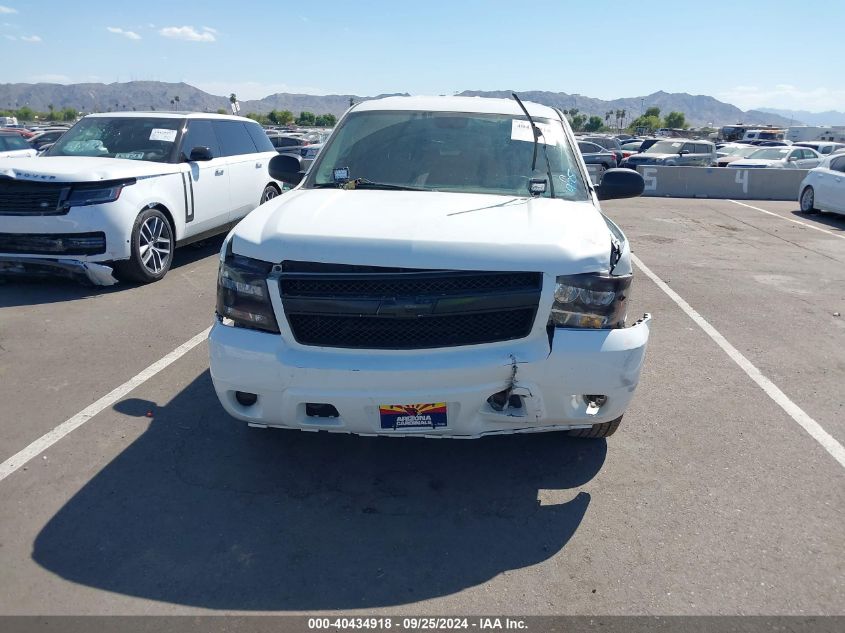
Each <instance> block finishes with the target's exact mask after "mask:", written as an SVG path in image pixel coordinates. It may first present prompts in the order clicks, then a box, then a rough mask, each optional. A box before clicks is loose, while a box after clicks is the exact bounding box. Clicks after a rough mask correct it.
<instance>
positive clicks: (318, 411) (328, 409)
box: [305, 402, 340, 418]
mask: <svg viewBox="0 0 845 633" xmlns="http://www.w3.org/2000/svg"><path fill="white" fill-rule="evenodd" d="M305 415H307V416H308V417H309V418H337V417H339V416H340V414H339V413H338V412H337V409H335V407H334V406H333V405H331V404H326V403H325V402H306V403H305Z"/></svg>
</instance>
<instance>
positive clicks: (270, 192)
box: [258, 185, 279, 204]
mask: <svg viewBox="0 0 845 633" xmlns="http://www.w3.org/2000/svg"><path fill="white" fill-rule="evenodd" d="M278 195H279V190H278V189H276V188H275V187H274V186H273V185H267V186H266V187H264V191H263V192H262V193H261V201H260V202H259V203H258V204H264V203H265V202H267V201H268V200H272V199H273V198H275V197H276V196H278Z"/></svg>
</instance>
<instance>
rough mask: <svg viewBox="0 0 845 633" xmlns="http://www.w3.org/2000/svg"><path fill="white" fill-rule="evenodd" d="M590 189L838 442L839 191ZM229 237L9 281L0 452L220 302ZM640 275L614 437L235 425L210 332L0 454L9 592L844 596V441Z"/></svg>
mask: <svg viewBox="0 0 845 633" xmlns="http://www.w3.org/2000/svg"><path fill="white" fill-rule="evenodd" d="M747 205H750V206H747ZM604 207H605V210H606V211H607V212H608V214H609V215H610V216H611V217H613V219H614V220H616V221H617V222H618V223H619V224H620V225H621V226H622V227H623V229H624V230H625V231H626V233H627V235H628V237H629V239H630V240H631V242H632V245H633V249H634V253H635V255H636V256H637V257H638V258H639V260H641V262H642V263H643V264H644V265H645V266H646V267H648V269H649V270H650V271H651V272H652V273H653V274H654V275H656V276H657V277H659V278H660V279H661V280H662V281H663V282H665V283H666V284H667V285H668V287H669V288H670V289H672V290H673V291H674V292H676V293H677V294H678V295H680V297H681V298H682V299H683V300H685V301H686V302H687V303H688V304H689V306H691V308H692V309H694V310H695V311H696V312H697V313H698V314H700V315H701V317H702V318H704V319H706V320H707V322H708V323H710V325H712V326H713V328H715V329H716V330H717V331H718V332H719V333H720V334H721V335H722V336H723V337H724V339H726V340H727V341H728V342H729V343H730V344H731V345H732V346H733V347H734V348H736V350H737V351H738V353H740V354H742V355H743V357H744V358H745V359H747V361H748V362H749V363H751V364H753V366H754V367H755V368H756V369H757V370H759V372H760V374H762V375H763V376H765V377H766V378H768V379H769V380H770V381H771V382H772V383H774V385H776V386H777V387H778V388H779V389H780V390H781V391H782V392H783V394H785V396H786V397H787V398H788V399H789V400H790V401H791V402H792V403H794V405H796V406H797V407H799V408H800V410H802V411H803V412H804V413H805V414H806V415H807V416H809V417H810V418H812V420H814V421H815V423H817V424H818V425H819V426H820V427H821V428H823V429H824V430H825V431H826V432H827V433H829V434H830V436H832V440H833V442H834V443H835V442H838V443H840V444H841V443H845V418H843V404H844V403H845V389H843V387H842V385H843V379H845V352H843V349H845V317H841V316H834V315H835V313H839V314H843V313H845V267H843V263H845V218H837V217H835V216H829V215H822V216H804V215H803V214H800V213H798V212H797V205H796V204H794V203H787V202H762V201H761V202H750V201H745V204H744V205H740V204H736V203H734V202H731V201H724V200H721V201H716V200H679V199H662V198H648V199H645V198H641V199H634V200H624V201H614V202H608V203H605V204H604ZM752 207H756V208H752ZM766 212H768V213H766ZM811 227H815V228H811ZM818 229H823V231H821V230H818ZM219 244H220V241H219V240H217V241H213V242H212V243H210V244H208V245H205V246H202V247H200V248H197V249H188V250H183V251H181V252H180V253H179V255H178V256H177V261H176V265H175V267H174V269H173V270H172V272H171V273H170V274H169V275H168V276H167V278H165V280H164V281H163V282H160V283H157V284H153V285H151V286H144V287H141V286H116V287H114V288H112V289H90V288H87V289H86V288H82V287H79V286H75V285H73V284H69V283H68V284H65V283H54V282H49V283H28V284H20V283H7V284H2V285H0V401H2V403H3V407H2V412H0V420H1V421H2V424H0V461H2V460H6V459H8V458H9V457H11V456H12V455H14V454H15V453H17V452H18V451H21V450H22V449H24V448H25V447H27V446H28V445H30V444H31V443H32V442H33V441H35V440H36V439H38V438H39V437H41V436H43V435H44V434H45V433H48V432H49V431H51V430H52V429H54V428H55V427H56V426H57V425H59V424H61V423H62V422H64V421H65V420H68V419H69V418H71V417H73V416H75V415H76V414H78V413H79V412H80V411H82V410H83V409H85V407H87V406H88V405H90V404H91V403H92V402H94V401H95V400H97V399H98V398H100V397H101V396H103V395H104V394H106V393H108V392H109V391H111V390H112V389H114V388H115V387H117V386H118V385H121V384H123V383H125V381H127V380H129V379H130V378H132V377H133V376H135V375H137V374H138V372H140V371H141V370H143V369H144V368H146V367H147V366H149V365H150V364H151V363H153V362H155V361H156V360H158V359H160V358H162V357H163V356H165V355H166V354H168V353H169V352H171V351H172V350H173V349H174V348H177V347H178V346H179V345H180V344H182V343H184V342H185V341H187V340H189V339H191V338H192V337H193V336H195V335H196V334H197V333H199V332H201V331H202V330H204V329H205V328H207V327H208V325H209V324H210V322H211V318H212V314H213V309H214V292H215V288H214V281H215V273H216V267H217V261H216V250H217V248H219ZM634 292H635V294H634V298H633V301H632V303H633V305H632V307H631V310H630V311H629V317H636V316H637V315H638V314H639V313H642V312H644V311H648V312H651V313H652V314H653V315H654V321H653V326H652V331H651V332H652V336H651V341H650V344H649V349H648V355H647V359H646V365H645V368H644V370H643V375H642V380H641V383H640V386H639V388H638V391H637V393H636V396H635V398H634V402H633V404H632V406H631V408H630V409H629V411H628V413H627V414H626V416H625V420H624V422H623V424H622V427H621V429H620V431H619V432H617V434H616V435H614V436H613V437H611V438H609V439H608V440H606V441H605V440H598V441H584V440H576V439H571V438H567V437H565V436H562V435H559V434H538V435H529V436H506V437H493V438H486V439H482V440H477V441H449V440H443V441H435V440H424V439H405V440H397V439H390V438H359V437H352V436H341V435H329V434H324V433H319V434H312V433H300V432H296V431H272V430H257V429H248V428H246V427H245V426H244V425H242V424H240V423H237V422H235V421H234V420H233V419H231V418H229V417H228V416H227V415H226V414H225V412H224V411H223V410H222V408H221V407H220V405H219V403H218V402H217V399H216V397H215V395H214V392H213V389H212V386H211V381H210V378H209V374H208V362H207V349H206V346H205V344H204V343H202V344H200V345H197V346H196V347H195V348H193V349H191V350H190V351H188V352H187V353H185V354H184V356H182V357H180V358H178V360H175V362H173V363H172V364H170V365H169V366H167V367H166V368H164V369H162V370H161V371H160V372H158V373H156V374H155V375H153V376H152V377H151V378H150V379H149V380H147V381H146V382H144V383H143V384H140V385H139V386H138V387H137V388H135V389H133V390H132V391H131V392H129V393H127V394H126V395H125V396H124V397H122V398H120V399H118V400H117V401H116V402H115V403H114V404H113V405H112V406H108V407H107V408H105V409H104V410H103V411H101V412H99V413H97V414H96V415H94V416H93V417H91V418H90V420H88V421H87V422H85V423H84V424H83V425H82V426H80V427H79V428H77V429H76V430H75V431H73V432H72V433H70V434H69V435H67V436H66V437H64V438H63V439H61V440H60V441H58V442H56V443H55V444H52V445H51V446H50V447H49V448H48V449H47V450H46V451H45V452H44V453H43V454H39V455H37V456H36V457H34V458H33V459H32V460H30V461H29V462H27V463H26V464H25V465H24V466H22V467H20V468H18V469H17V470H15V471H14V472H12V473H11V474H9V476H8V477H6V478H5V479H3V480H2V481H0V570H2V575H1V576H2V580H0V587H2V590H0V614H2V615H8V614H81V615H84V614H181V613H201V612H218V613H219V612H239V611H243V612H271V611H278V612H304V611H309V612H310V611H313V610H321V611H343V612H350V611H353V610H361V611H364V612H370V613H372V612H381V613H396V614H405V613H415V614H416V613H420V614H422V613H431V614H434V613H437V614H479V613H481V614H487V613H510V614H522V615H533V614H666V615H669V614H743V615H745V614H772V615H775V614H805V615H806V614H843V613H845V609H843V605H845V530H843V529H842V526H843V524H845V485H843V484H845V468H843V466H842V465H841V464H840V463H839V462H838V461H837V459H836V458H835V456H834V455H832V454H831V453H830V452H829V450H826V448H825V447H824V446H823V445H822V444H821V443H820V442H819V441H818V439H817V438H814V437H812V436H811V435H810V434H809V433H808V432H807V431H806V430H805V429H804V428H802V426H800V425H799V424H798V422H796V419H795V417H794V416H791V415H789V414H788V413H787V412H786V411H785V410H784V409H783V408H782V407H781V406H779V404H777V403H776V402H775V400H774V399H773V398H772V397H771V396H770V395H769V394H767V393H766V392H765V391H764V390H763V389H761V388H760V386H758V384H757V383H755V382H754V381H752V380H751V379H750V378H749V375H748V373H746V371H744V370H743V369H742V368H741V367H740V366H739V364H737V362H736V361H735V359H733V358H731V357H730V356H729V355H728V354H726V353H725V351H723V349H722V348H720V347H719V346H718V345H717V344H716V343H715V342H714V340H713V338H711V336H710V335H708V334H707V333H706V332H705V331H704V330H703V329H702V328H701V327H699V326H698V325H697V324H696V323H695V322H694V321H693V320H692V319H691V318H690V317H689V315H688V314H686V313H685V312H684V311H682V310H681V308H680V307H679V306H678V305H677V303H675V302H673V300H672V299H671V298H670V297H669V296H668V295H667V294H666V292H664V291H663V290H662V289H661V288H660V287H659V286H658V285H656V283H655V282H654V281H653V280H652V279H650V278H649V277H648V276H647V275H645V274H644V273H643V271H642V270H637V271H636V280H635V291H634ZM148 414H149V416H148Z"/></svg>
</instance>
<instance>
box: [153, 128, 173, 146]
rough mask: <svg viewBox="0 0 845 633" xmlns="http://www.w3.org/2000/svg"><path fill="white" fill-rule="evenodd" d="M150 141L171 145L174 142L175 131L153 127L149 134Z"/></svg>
mask: <svg viewBox="0 0 845 633" xmlns="http://www.w3.org/2000/svg"><path fill="white" fill-rule="evenodd" d="M150 140H151V141H166V142H167V143H172V142H173V141H175V140H176V130H168V129H166V128H160V127H154V128H153V129H152V132H150Z"/></svg>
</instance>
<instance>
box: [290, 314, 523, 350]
mask: <svg viewBox="0 0 845 633" xmlns="http://www.w3.org/2000/svg"><path fill="white" fill-rule="evenodd" d="M534 313H535V310H534V309H531V308H522V309H519V310H510V311H505V312H486V313H480V314H453V315H447V316H431V317H421V318H418V319H391V318H384V317H353V316H332V315H313V314H291V315H288V321H289V323H290V326H291V328H293V332H294V335H295V337H296V340H297V341H299V342H300V343H302V344H303V345H322V346H326V347H352V348H365V349H425V348H433V347H454V346H457V345H474V344H479V343H491V342H494V341H509V340H513V339H517V338H523V337H525V336H527V335H528V333H529V332H530V331H531V326H532V325H533V323H534Z"/></svg>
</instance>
